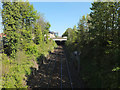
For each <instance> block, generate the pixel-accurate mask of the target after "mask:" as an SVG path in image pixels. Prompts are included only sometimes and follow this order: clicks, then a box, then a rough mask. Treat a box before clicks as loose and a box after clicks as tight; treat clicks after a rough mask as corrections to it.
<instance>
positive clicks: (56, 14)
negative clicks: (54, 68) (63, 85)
mask: <svg viewBox="0 0 120 90" xmlns="http://www.w3.org/2000/svg"><path fill="white" fill-rule="evenodd" d="M29 1H30V0H29ZM30 4H33V6H34V9H35V10H37V12H40V13H41V14H42V15H44V18H45V20H46V21H48V22H49V23H50V24H51V27H50V31H54V32H58V34H59V36H61V35H62V34H63V33H64V32H65V31H66V29H67V28H73V27H74V25H76V26H77V23H78V22H79V19H81V18H82V16H83V15H87V14H89V13H90V12H91V10H90V7H91V6H92V5H91V2H30ZM0 7H1V3H0ZM1 21H2V20H1V16H0V22H1ZM1 26H2V24H1V23H0V33H1V32H2V30H1Z"/></svg>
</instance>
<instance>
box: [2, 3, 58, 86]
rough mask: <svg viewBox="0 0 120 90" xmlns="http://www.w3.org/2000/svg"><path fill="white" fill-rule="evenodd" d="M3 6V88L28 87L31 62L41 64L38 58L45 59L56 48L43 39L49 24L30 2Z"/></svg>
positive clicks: (51, 42)
mask: <svg viewBox="0 0 120 90" xmlns="http://www.w3.org/2000/svg"><path fill="white" fill-rule="evenodd" d="M2 3H3V9H2V20H3V22H2V23H3V25H4V33H5V34H6V35H7V36H6V37H5V38H4V42H3V44H4V45H3V46H4V53H3V55H2V80H3V81H2V82H3V83H2V88H27V87H28V86H27V85H26V80H27V77H28V76H29V75H30V74H31V72H32V70H31V67H33V66H34V62H37V63H40V62H42V60H41V58H40V56H41V55H44V56H47V55H48V54H49V51H52V50H53V49H54V47H57V45H56V43H55V42H54V41H53V40H48V38H47V41H45V40H44V35H45V34H46V35H47V34H48V32H49V28H50V23H48V22H45V21H44V20H43V18H42V16H41V15H40V14H38V13H37V11H35V10H34V8H33V5H30V3H29V2H11V1H9V2H2ZM46 42H47V43H46ZM37 59H39V61H38V60H37Z"/></svg>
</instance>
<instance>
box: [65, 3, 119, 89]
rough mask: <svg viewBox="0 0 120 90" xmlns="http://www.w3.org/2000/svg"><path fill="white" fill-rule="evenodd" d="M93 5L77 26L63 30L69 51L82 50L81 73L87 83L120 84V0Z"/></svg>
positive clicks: (90, 84)
mask: <svg viewBox="0 0 120 90" xmlns="http://www.w3.org/2000/svg"><path fill="white" fill-rule="evenodd" d="M90 9H91V10H92V12H91V13H90V14H89V15H87V16H83V17H82V19H80V21H79V23H78V26H77V28H76V26H75V27H74V28H73V29H72V28H68V29H67V30H66V32H65V33H64V34H63V36H68V40H67V42H66V46H67V49H68V52H71V53H72V52H73V51H79V52H81V55H80V56H79V57H80V76H81V78H82V79H83V81H84V82H85V85H86V87H89V88H120V80H119V79H120V2H102V1H100V2H93V3H92V7H91V8H90ZM69 54H70V53H69Z"/></svg>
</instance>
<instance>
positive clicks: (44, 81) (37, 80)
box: [28, 46, 73, 90]
mask: <svg viewBox="0 0 120 90" xmlns="http://www.w3.org/2000/svg"><path fill="white" fill-rule="evenodd" d="M50 56H51V57H50V60H48V61H47V63H46V64H45V65H44V64H43V65H42V66H41V68H40V69H39V70H38V71H37V72H38V73H37V74H36V75H35V76H33V77H32V79H31V81H30V82H29V83H28V85H29V86H30V87H31V88H34V87H37V88H47V89H49V88H61V90H62V88H71V89H72V90H73V82H72V78H71V72H70V68H69V63H68V61H67V58H66V55H65V52H64V50H63V46H59V47H58V48H56V49H55V51H54V53H52V54H51V55H50ZM33 82H34V83H33Z"/></svg>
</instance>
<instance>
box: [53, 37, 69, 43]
mask: <svg viewBox="0 0 120 90" xmlns="http://www.w3.org/2000/svg"><path fill="white" fill-rule="evenodd" d="M52 39H53V40H54V41H55V42H56V43H57V44H64V43H65V42H66V41H67V37H57V38H52Z"/></svg>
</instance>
